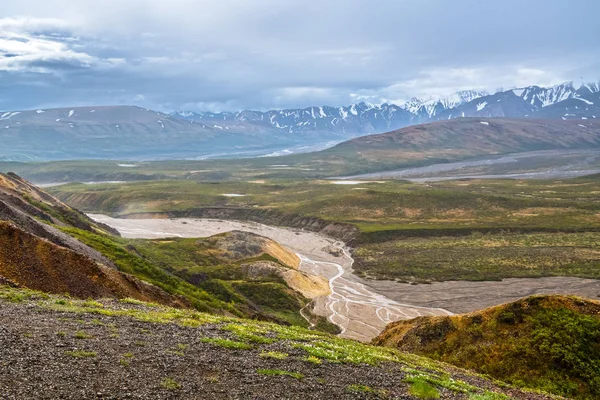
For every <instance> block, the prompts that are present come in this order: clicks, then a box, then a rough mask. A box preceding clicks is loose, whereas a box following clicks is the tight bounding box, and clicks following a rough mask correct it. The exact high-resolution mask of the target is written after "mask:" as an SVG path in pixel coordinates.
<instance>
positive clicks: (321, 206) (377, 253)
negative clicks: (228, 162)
mask: <svg viewBox="0 0 600 400" xmlns="http://www.w3.org/2000/svg"><path fill="white" fill-rule="evenodd" d="M357 189H364V190H357ZM51 192H52V193H54V194H55V195H57V196H58V197H59V198H61V199H63V200H64V201H66V202H67V203H70V204H73V205H75V206H76V207H78V208H81V209H84V210H87V211H95V212H104V213H108V214H112V215H116V216H118V215H120V214H130V213H132V212H140V213H145V212H164V211H170V210H180V211H181V210H193V209H194V208H198V207H203V206H218V207H241V208H251V209H256V208H264V209H267V208H268V209H270V208H273V209H277V210H280V211H284V212H287V213H298V214H301V215H307V216H316V217H320V218H323V219H327V220H333V221H340V222H347V223H351V224H354V225H356V226H358V227H359V228H360V229H361V234H360V235H359V237H358V238H357V239H356V241H355V243H354V245H355V246H358V248H357V250H356V252H355V256H356V259H357V262H356V264H355V266H354V267H355V269H356V270H357V272H358V273H359V274H363V275H364V276H370V277H385V278H392V279H400V280H405V281H415V280H416V281H428V280H446V279H467V280H485V279H501V278H504V277H538V276H555V275H561V276H562V275H567V276H569V275H570V276H580V277H591V278H598V269H597V265H598V262H599V261H600V251H599V249H598V243H599V242H600V240H599V239H600V233H598V231H599V230H600V217H599V215H600V201H598V196H597V194H598V193H600V180H598V179H576V180H565V181H542V180H540V181H530V180H527V181H516V180H472V181H454V182H439V183H431V184H427V185H423V184H411V183H406V182H396V181H390V182H386V183H365V184H360V185H333V184H331V183H329V182H327V181H287V180H284V181H282V180H274V181H266V182H265V183H248V182H244V183H235V182H222V183H196V182H189V181H157V182H138V183H130V184H123V185H106V184H104V185H91V186H90V185H77V184H73V185H67V186H59V187H55V188H52V189H51ZM223 193H242V194H246V195H247V196H246V197H235V198H228V197H224V196H222V194H223ZM555 232H561V233H560V234H556V233H555Z"/></svg>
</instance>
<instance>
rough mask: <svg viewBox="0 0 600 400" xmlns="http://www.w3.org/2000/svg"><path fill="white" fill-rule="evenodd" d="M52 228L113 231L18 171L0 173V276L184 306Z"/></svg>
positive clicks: (48, 288)
mask: <svg viewBox="0 0 600 400" xmlns="http://www.w3.org/2000/svg"><path fill="white" fill-rule="evenodd" d="M57 227H76V228H77V229H81V230H84V231H89V232H98V233H106V232H111V233H114V231H113V230H112V229H111V228H109V227H107V226H104V225H101V224H97V223H95V222H93V221H92V220H90V219H89V218H87V217H86V216H85V215H83V214H81V213H79V212H78V211H76V210H74V209H72V208H70V207H69V206H67V205H65V204H64V203H62V202H61V201H59V200H58V199H56V198H54V197H52V196H50V195H48V194H47V193H45V192H43V191H41V190H39V189H38V188H36V187H35V186H33V185H31V184H29V183H28V182H26V181H24V180H22V179H21V178H19V177H18V176H16V175H14V174H9V175H5V174H0V279H2V281H4V282H10V283H11V284H12V285H14V286H22V287H27V288H31V289H38V290H43V291H45V292H49V293H69V294H71V295H73V296H77V297H80V298H87V297H93V298H98V297H118V298H124V297H131V298H135V299H139V300H144V301H154V302H158V303H161V304H168V305H173V306H179V307H188V306H189V303H188V302H187V301H185V300H184V299H182V298H179V297H178V296H172V295H169V294H168V293H166V292H164V291H163V290H161V289H159V288H157V287H155V286H153V285H149V284H147V283H145V282H142V281H140V280H139V279H137V278H135V277H133V276H131V275H128V274H123V273H121V272H119V271H118V270H117V268H116V266H115V264H114V263H113V262H112V261H111V260H109V259H108V258H107V257H106V256H104V255H103V254H102V253H100V252H99V251H97V250H95V249H93V248H91V247H89V246H87V245H85V244H83V243H82V242H80V241H78V240H76V239H75V238H73V237H71V236H69V235H67V234H66V233H64V232H62V231H61V230H59V229H57Z"/></svg>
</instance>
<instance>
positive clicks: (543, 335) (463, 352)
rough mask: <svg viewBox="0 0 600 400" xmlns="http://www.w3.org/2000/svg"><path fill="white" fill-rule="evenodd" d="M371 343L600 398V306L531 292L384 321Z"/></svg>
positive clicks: (568, 393) (512, 379) (565, 393)
mask: <svg viewBox="0 0 600 400" xmlns="http://www.w3.org/2000/svg"><path fill="white" fill-rule="evenodd" d="M375 342H376V343H378V344H384V345H388V346H397V347H399V348H400V349H403V350H407V351H411V352H415V353H417V354H421V355H427V356H430V357H432V358H435V359H438V360H443V361H446V362H450V363H452V364H455V365H458V366H461V367H464V368H469V369H473V370H476V371H479V372H481V373H484V374H489V375H490V376H493V377H495V378H498V379H501V380H504V381H507V382H509V383H512V384H515V385H519V386H527V387H533V388H539V389H542V390H546V391H549V392H552V393H555V394H558V395H563V396H567V397H569V398H576V399H597V398H599V397H600V374H599V371H600V303H598V302H592V301H589V300H584V299H581V298H576V297H563V296H534V297H530V298H527V299H523V300H519V301H517V302H514V303H510V304H507V305H502V306H498V307H493V308H490V309H486V310H483V311H478V312H475V313H471V314H466V315H459V316H453V317H436V318H429V317H421V318H418V319H415V320H411V321H401V322H396V323H393V324H390V325H389V326H388V327H387V328H386V330H385V331H384V332H383V333H382V334H381V335H380V336H379V337H378V338H377V339H375Z"/></svg>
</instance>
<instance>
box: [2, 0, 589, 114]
mask: <svg viewBox="0 0 600 400" xmlns="http://www.w3.org/2000/svg"><path fill="white" fill-rule="evenodd" d="M3 3H5V4H2V6H1V7H0V110H22V109H36V108H50V107H68V106H83V105H112V104H127V105H139V106H142V107H147V108H153V109H157V110H160V111H174V110H193V111H225V110H230V111H234V110H241V109H257V110H266V109H273V108H297V107H307V106H311V105H325V104H326V105H333V106H339V105H347V104H350V103H355V102H359V101H367V102H371V103H382V102H394V103H398V104H400V103H402V102H404V101H406V100H409V99H410V98H412V97H420V98H429V97H431V96H434V97H437V96H443V95H449V94H452V93H454V92H456V91H459V90H466V89H477V90H487V91H490V92H495V91H496V90H498V89H510V88H514V87H522V86H529V85H540V86H551V85H555V84H559V83H562V82H565V81H574V82H575V83H580V82H581V81H582V80H583V81H586V82H597V81H599V80H600V24H599V23H598V15H600V1H598V0H568V1H567V0H251V1H250V0H169V1H166V0H77V1H73V0H19V1H5V2H3ZM6 3H7V4H6Z"/></svg>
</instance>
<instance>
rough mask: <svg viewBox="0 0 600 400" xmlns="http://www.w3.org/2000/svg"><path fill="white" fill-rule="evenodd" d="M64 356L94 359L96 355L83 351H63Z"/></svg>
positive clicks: (92, 352) (93, 352)
mask: <svg viewBox="0 0 600 400" xmlns="http://www.w3.org/2000/svg"><path fill="white" fill-rule="evenodd" d="M65 355H67V356H71V357H74V358H91V357H96V356H97V355H98V353H96V352H95V351H85V350H76V351H65Z"/></svg>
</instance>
